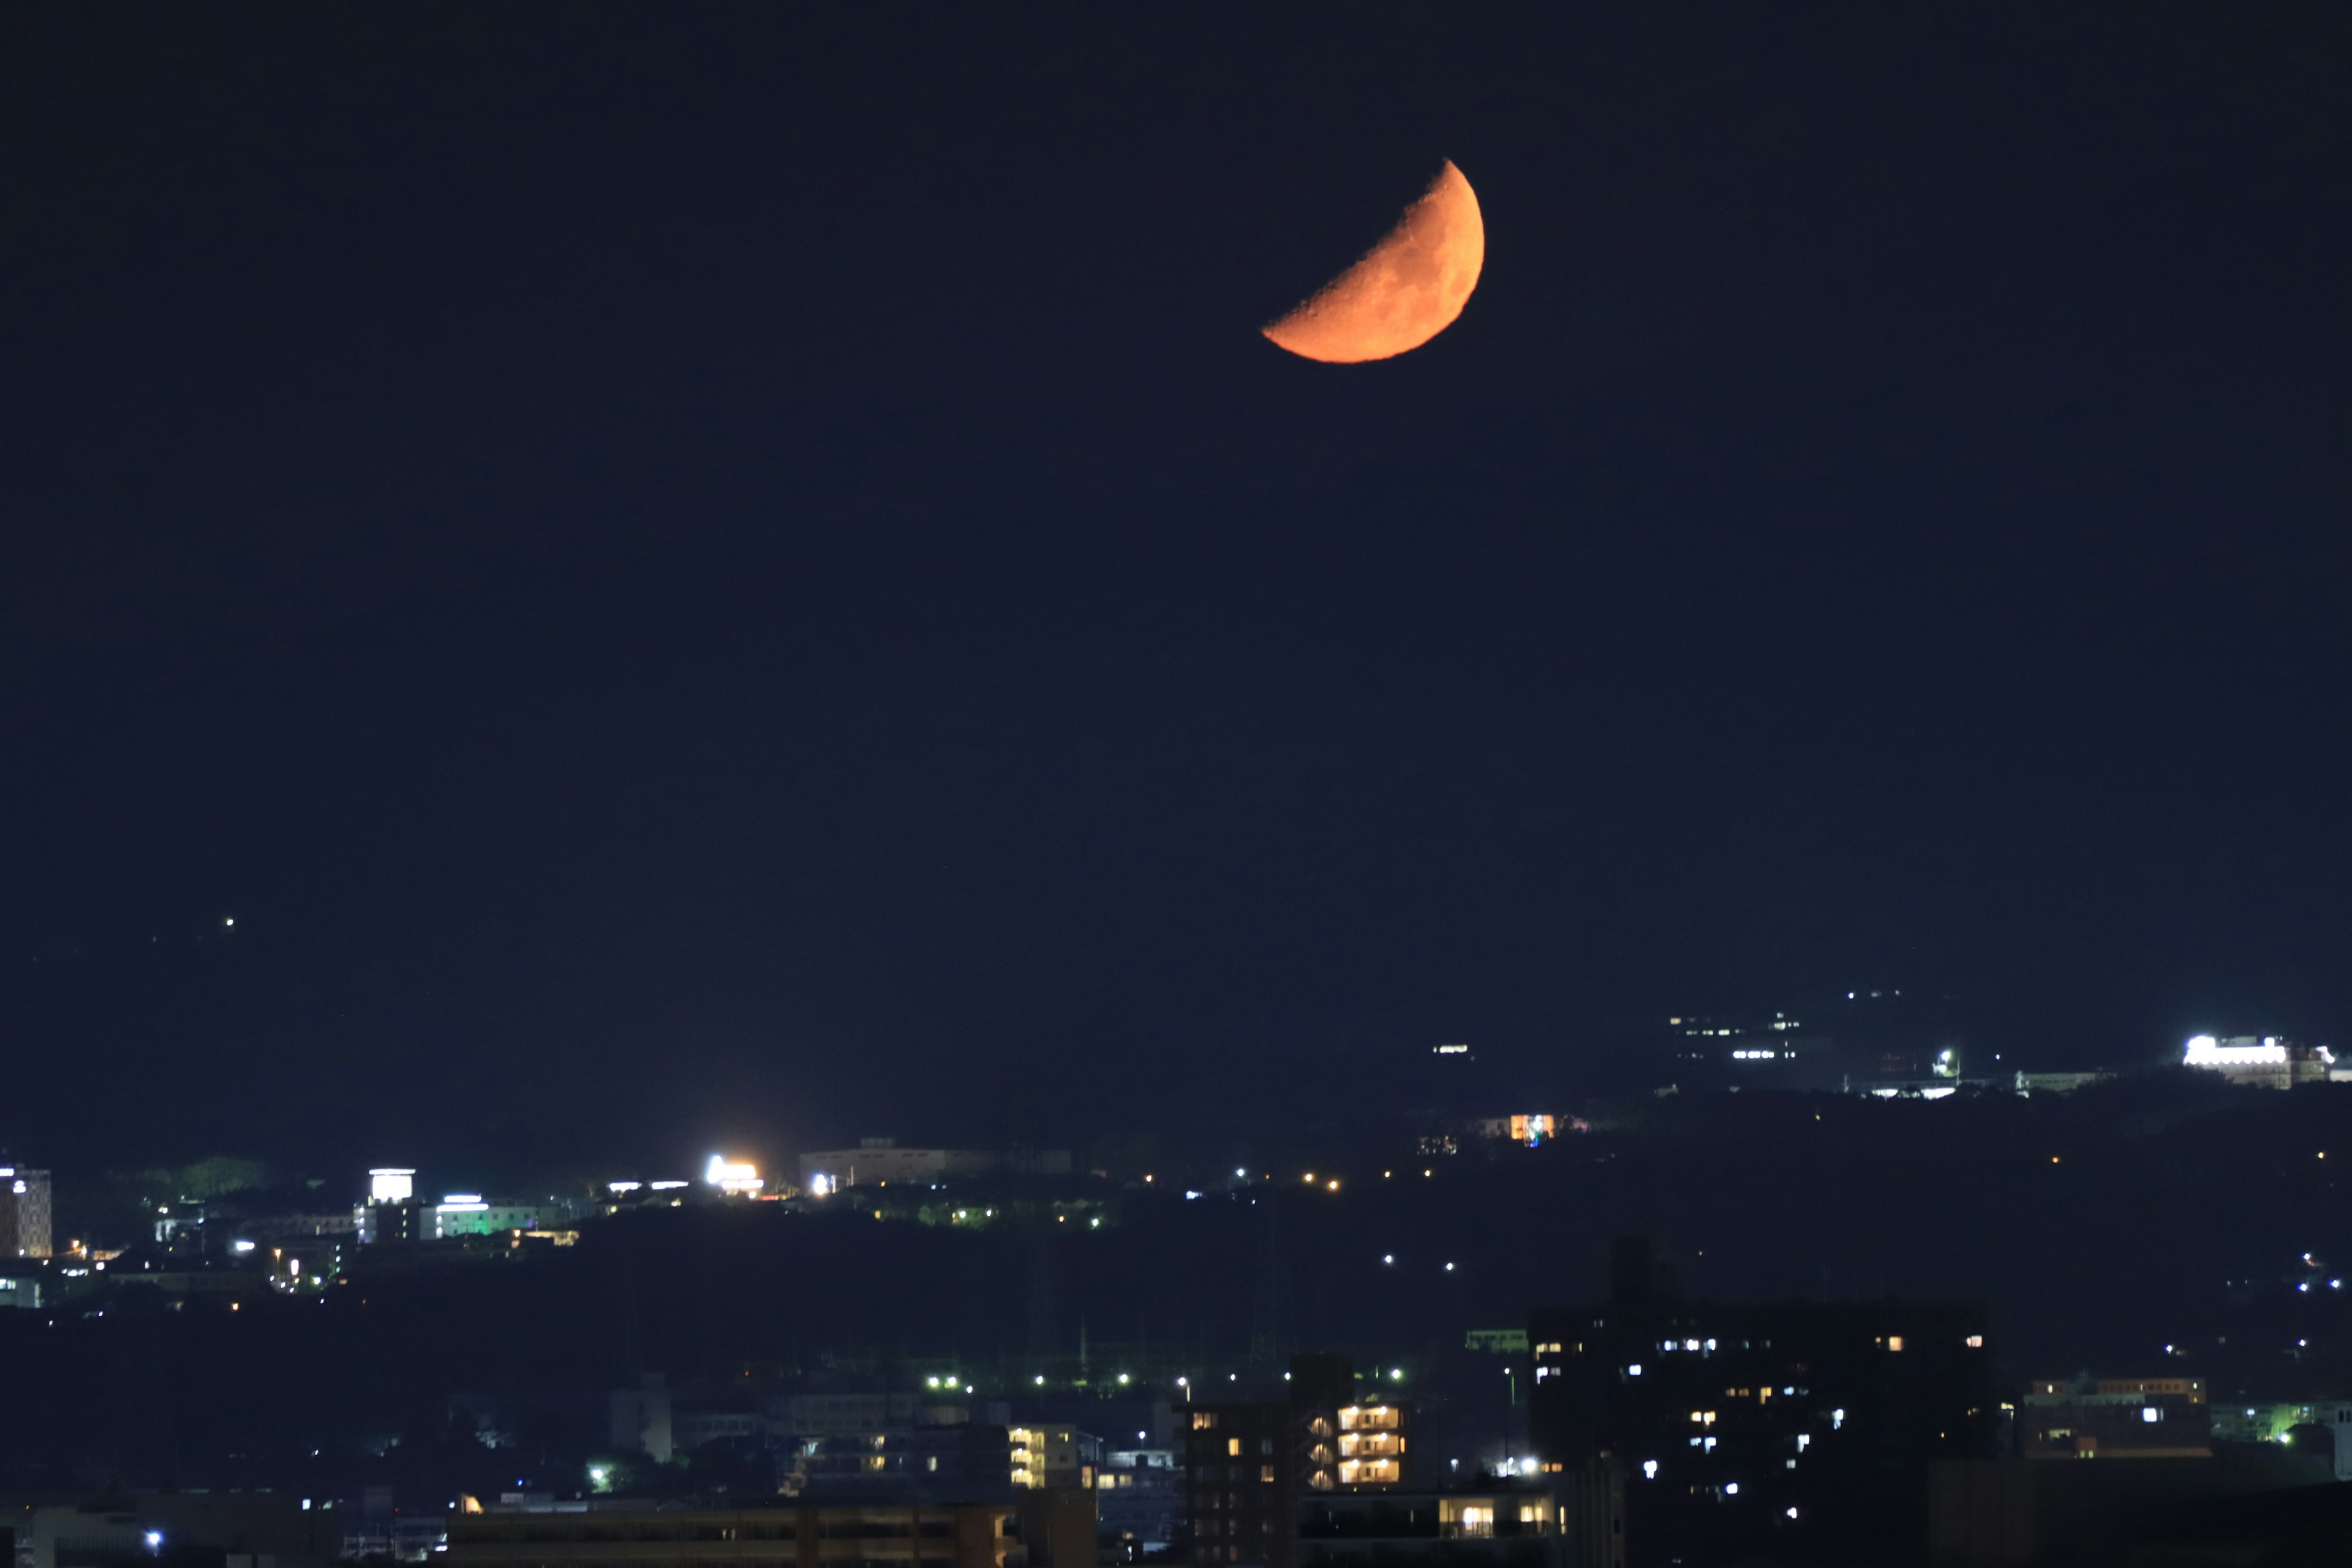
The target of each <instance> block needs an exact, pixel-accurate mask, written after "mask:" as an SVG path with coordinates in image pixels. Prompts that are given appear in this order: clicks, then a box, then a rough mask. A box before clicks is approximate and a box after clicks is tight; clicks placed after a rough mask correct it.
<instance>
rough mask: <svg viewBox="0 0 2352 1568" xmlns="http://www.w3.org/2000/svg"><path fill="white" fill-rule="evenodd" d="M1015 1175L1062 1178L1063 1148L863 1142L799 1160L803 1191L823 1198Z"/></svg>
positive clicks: (1065, 1166) (1066, 1158)
mask: <svg viewBox="0 0 2352 1568" xmlns="http://www.w3.org/2000/svg"><path fill="white" fill-rule="evenodd" d="M998 1171H1003V1172H1009V1173H1013V1174H1015V1175H1028V1176H1066V1175H1068V1174H1069V1173H1070V1152H1069V1151H1068V1150H1066V1149H1012V1150H1005V1151H1001V1152H1000V1151H998V1150H993V1149H902V1148H900V1147H899V1146H898V1140H897V1139H895V1138H864V1139H860V1140H859V1141H858V1144H857V1147H856V1148H855V1149H820V1150H815V1151H814V1152H809V1153H806V1154H803V1155H802V1156H801V1190H802V1191H803V1192H804V1193H806V1194H809V1195H810V1196H811V1197H819V1198H821V1197H824V1196H826V1195H828V1194H833V1193H835V1192H838V1191H840V1190H841V1189H842V1188H844V1187H879V1186H887V1185H889V1184H891V1183H893V1182H901V1183H905V1184H909V1185H913V1186H934V1185H937V1184H940V1183H941V1182H944V1181H949V1180H952V1179H954V1178H956V1177H959V1176H979V1175H986V1174H989V1173H993V1172H998Z"/></svg>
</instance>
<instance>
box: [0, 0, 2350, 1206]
mask: <svg viewBox="0 0 2352 1568" xmlns="http://www.w3.org/2000/svg"><path fill="white" fill-rule="evenodd" d="M1538 11H1541V12H1543V13H1544V14H1546V15H1548V16H1549V15H1551V14H1553V13H1560V14H1561V15H1560V16H1559V17H1558V18H1557V19H1556V22H1554V23H1550V24H1547V26H1551V27H1552V30H1549V31H1531V30H1528V26H1526V25H1525V24H1526V21H1527V18H1528V17H1529V16H1533V15H1535V14H1536V13H1537V12H1538ZM1285 15H1286V16H1288V17H1289V18H1290V19H1289V20H1285V21H1275V20H1267V19H1265V17H1264V16H1258V17H1257V19H1254V20H1250V21H1247V22H1238V21H1236V20H1234V18H1232V17H1226V16H1220V17H1213V16H1210V15H1209V14H1207V13H1204V12H1201V11H1198V10H1196V9H1195V8H1191V7H1175V8H1165V7H1162V8H1158V11H1157V14H1152V13H1148V12H1147V10H1146V9H1145V8H1140V7H1134V6H1108V7H1084V8H1071V9H1070V10H1069V11H1068V12H1067V13H1066V14H1064V15H1061V16H1056V17H1054V18H1052V19H1045V13H1044V12H1043V11H1042V10H1040V9H1039V8H1034V7H1032V8H1028V9H1027V16H1028V18H1029V19H1026V20H1014V19H1009V18H1005V17H990V18H988V19H986V20H985V21H983V20H982V19H981V18H980V17H979V16H976V15H975V14H972V13H970V12H967V11H961V10H955V9H952V8H950V9H941V8H936V7H933V8H921V9H908V10H903V11H902V10H894V9H891V8H888V7H884V6H880V5H846V6H842V7H839V8H836V9H833V10H829V11H827V10H822V9H820V8H817V7H812V6H771V5H756V6H745V7H740V8H736V7H727V6H719V5H696V6H691V7H676V6H672V7H642V6H640V7H626V8H623V7H599V6H590V5H563V6H539V7H525V6H508V7H495V8H485V7H477V6H452V7H446V8H436V7H431V6H401V7H382V6H378V7H357V6H325V5H320V6H306V7H301V8H292V9H288V10H286V11H283V12H278V13H275V14H272V15H268V16H263V15H261V14H259V13H256V12H251V11H247V10H245V9H242V8H238V9H226V8H220V7H194V6H186V7H150V8H142V9H136V10H131V11H112V12H107V13H103V14H100V13H98V12H93V11H91V10H89V8H86V7H68V8H59V9H54V10H50V11H47V12H46V13H40V12H31V11H26V10H23V9H20V10H19V11H18V12H17V13H16V14H14V15H12V16H10V17H8V18H7V19H6V20H5V23H0V80H5V88H0V363H5V366H6V374H5V381H0V504H4V505H5V525H4V526H0V532H5V542H0V617H5V643H0V654H4V655H5V669H0V813H4V814H5V815H0V823H5V839H0V854H5V859H0V1038H5V1042H6V1048H7V1058H8V1060H9V1062H10V1089H9V1093H8V1095H7V1097H6V1105H5V1110H0V1139H5V1140H6V1141H8V1142H12V1143H13V1144H14V1146H15V1147H16V1149H17V1150H18V1151H19V1152H20V1153H21V1154H22V1155H23V1156H24V1157H38V1158H44V1159H47V1160H49V1161H51V1162H53V1163H57V1164H58V1165H60V1166H69V1165H72V1164H76V1163H79V1164H83V1165H89V1164H92V1163H136V1162H144V1161H147V1160H152V1159H158V1158H164V1157H171V1156H173V1155H177V1156H179V1157H187V1156H190V1155H194V1154H197V1153H202V1152H208V1151H212V1150H215V1149H235V1150H238V1151H244V1152H255V1153H259V1154H263V1155H266V1156H271V1157H278V1158H285V1159H289V1160H296V1161H310V1162H312V1163H316V1164H317V1165H318V1166H319V1167H320V1168H322V1169H325V1168H331V1169H333V1170H335V1171H337V1172H338V1173H340V1172H341V1171H342V1170H343V1169H344V1168H345V1167H347V1166H356V1165H358V1164H361V1163H366V1162H369V1161H372V1160H380V1159H383V1158H388V1157H394V1156H397V1155H401V1154H409V1155H412V1156H414V1157H416V1158H421V1159H426V1160H433V1159H440V1160H444V1161H449V1162H457V1163H464V1162H468V1161H470V1162H475V1163H476V1165H477V1167H478V1164H479V1163H480V1162H481V1161H484V1160H487V1159H493V1158H508V1157H511V1158H515V1159H526V1158H528V1159H541V1158H543V1159H575V1158H576V1159H582V1160H593V1159H599V1158H604V1157H608V1156H609V1157H611V1158H614V1159H621V1158H640V1159H646V1160H658V1161H663V1162H667V1163H679V1162H682V1161H683V1159H684V1158H685V1157H686V1156H687V1155H688V1154H690V1153H693V1152H698V1151H699V1150H701V1149H703V1148H705V1147H707V1146H709V1144H710V1143H711V1142H713V1141H714V1140H716V1139H719V1138H732V1139H739V1140H744V1141H748V1142H751V1143H753V1144H756V1145H758V1146H760V1147H763V1148H769V1149H777V1148H781V1147H782V1146H784V1145H788V1144H790V1143H791V1142H794V1141H796V1140H799V1139H803V1138H809V1139H823V1138H832V1137H839V1136H844V1135H855V1134H856V1133H859V1132H882V1131H893V1132H898V1133H901V1134H903V1135H907V1136H910V1137H923V1136H936V1137H951V1138H956V1139H959V1140H970V1141H976V1142H987V1141H994V1140H996V1139H999V1138H1002V1137H1004V1136H1010V1135H1012V1134H1013V1133H1026V1134H1030V1135H1034V1136H1044V1137H1049V1138H1053V1139H1055V1140H1056V1141H1069V1140H1083V1138H1085V1137H1086V1136H1087V1135H1088V1133H1089V1131H1092V1130H1095V1129H1097V1128H1099V1127H1102V1126H1106V1125H1124V1124H1129V1123H1136V1124H1150V1123H1166V1124H1170V1125H1176V1126H1199V1125H1206V1124H1209V1123H1210V1122H1212V1121H1214V1120H1215V1119H1216V1118H1217V1117H1219V1116H1221V1115H1223V1114H1227V1113H1230V1112H1231V1111H1232V1110H1234V1108H1235V1107H1236V1106H1240V1105H1246V1106H1252V1107H1255V1108H1257V1109H1261V1110H1289V1109H1291V1108H1296V1107H1301V1106H1307V1105H1310V1104H1315V1103H1320V1102H1325V1101H1327V1100H1329V1099H1330V1098H1331V1097H1333V1096H1334V1095H1335V1094H1336V1095H1338V1096H1339V1098H1341V1099H1347V1098H1348V1097H1349V1096H1353V1097H1355V1099H1354V1100H1350V1101H1349V1102H1350V1103H1356V1102H1361V1103H1370V1102H1371V1101H1372V1100H1376V1099H1377V1098H1378V1095H1377V1094H1376V1093H1375V1092H1374V1091H1375V1089H1377V1087H1378V1086H1377V1084H1376V1083H1374V1084H1370V1085H1368V1084H1367V1082H1366V1080H1367V1079H1376V1078H1377V1076H1378V1064H1380V1063H1381V1062H1382V1061H1384V1060H1386V1059H1388V1058H1389V1056H1390V1054H1391V1053H1403V1052H1409V1051H1414V1050H1419V1049H1423V1048H1425V1046H1426V1044H1427V1043H1428V1042H1429V1041H1431V1040H1433V1039H1437V1038H1465V1039H1471V1040H1475V1041H1478V1042H1480V1043H1481V1045H1482V1048H1486V1049H1488V1050H1491V1051H1493V1052H1495V1053H1496V1055H1497V1056H1499V1057H1501V1058H1504V1059H1506V1060H1507V1061H1509V1062H1510V1063H1512V1064H1514V1065H1513V1066H1512V1068H1510V1070H1511V1071H1514V1072H1517V1073H1520V1074H1521V1075H1522V1076H1523V1077H1524V1079H1525V1080H1526V1081H1527V1082H1528V1083H1530V1084H1536V1083H1541V1084H1544V1085H1547V1086H1550V1085H1559V1086H1561V1088H1560V1091H1561V1092H1569V1091H1571V1090H1572V1089H1573V1087H1574V1086H1575V1085H1576V1084H1577V1083H1578V1082H1579V1081H1580V1080H1581V1079H1583V1078H1585V1077H1589V1076H1591V1075H1592V1074H1594V1073H1597V1072H1598V1071H1600V1070H1601V1064H1598V1063H1596V1062H1595V1061H1594V1060H1593V1059H1592V1058H1593V1054H1594V1053H1595V1052H1596V1051H1598V1050H1599V1049H1601V1047H1599V1046H1598V1045H1597V1044H1596V1043H1595V1042H1596V1040H1597V1038H1598V1034H1597V1031H1598V1029H1599V1027H1600V1026H1601V1024H1602V1023H1604V1022H1605V1021H1606V1020H1609V1019H1612V1018H1615V1017H1620V1016H1626V1015H1629V1014H1631V1015H1643V1014H1651V1013H1662V1012H1664V1011H1665V1010H1667V1009H1669V1008H1685V1007H1690V1006H1704V1005H1742V1004H1760V1005H1766V1006H1773V1005H1787V1004H1788V1003H1790V1002H1795V1003H1798V1004H1802V1003H1804V1002H1806V1001H1809V1000H1811V999H1812V998H1814V997H1817V996H1820V995H1822V994H1826V993H1828V992H1830V991H1832V990H1837V991H1843V989H1844V988H1846V987H1847V986H1849V985H1853V984H1904V985H1913V986H1920V987H1926V988H1931V989H1936V990H1941V991H1949V992H1953V993H1957V994H1961V995H1963V996H1965V997H1968V998H1970V999H1971V1001H1972V1003H1973V1005H1976V1006H1977V1007H1978V1008H1979V1012H1980V1014H1981V1016H1982V1017H1983V1018H1984V1019H1985V1020H1987V1022H1986V1024H1985V1027H1987V1028H1988V1029H1991V1030H1994V1031H1996V1032H1997V1033H1999V1035H2000V1037H2001V1038H2004V1039H2006V1040H2008V1041H2009V1042H2010V1045H2011V1047H2012V1048H2014V1049H2016V1050H2018V1051H2019V1052H2021V1054H2022V1055H2023V1056H2026V1057H2030V1058H2037V1059H2041V1060H2043V1061H2046V1062H2047V1063H2049V1064H2050V1065H2053V1066H2059V1065H2077V1064H2084V1063H2087V1062H2088V1061H2090V1060H2094V1059H2101V1058H2121V1057H2128V1056H2133V1055H2144V1054H2147V1053H2148V1052H2150V1051H2153V1050H2156V1049H2158V1048H2160V1047H2164V1046H2166V1045H2168V1044H2169V1043H2171V1042H2172V1041H2175V1040H2177V1039H2178V1038H2179V1037H2180V1035H2181V1034H2183V1033H2185V1032H2187V1031H2188V1030H2189V1029H2190V1028H2191V1027H2192V1026H2197V1027H2218V1028H2223V1029H2227V1028H2231V1027H2235V1026H2266V1027H2279V1028H2285V1029H2288V1030H2291V1031H2294V1032H2297V1033H2300V1034H2303V1035H2305V1036H2307V1037H2314V1038H2319V1039H2339V1040H2340V1039H2341V1038H2342V1037H2343V1033H2344V1029H2345V1025H2346V1021H2347V1016H2348V1015H2352V980H2347V969H2346V966H2345V963H2344V955H2345V953H2346V952H2347V951H2352V911H2347V903H2346V899H2345V894H2346V890H2347V880H2352V879H2347V871H2348V870H2352V836H2347V826H2346V816H2345V801H2346V793H2345V773H2346V768H2347V763H2348V762H2352V742H2347V727H2346V722H2345V720H2346V714H2345V699H2344V677H2345V674H2346V669H2347V660H2346V659H2345V658H2344V657H2343V653H2342V650H2341V645H2342V642H2343V639H2344V637H2345V616H2346V610H2347V603H2346V601H2347V582H2348V581H2352V579H2347V567H2352V545H2347V531H2346V527H2347V505H2346V502H2347V491H2352V482H2347V433H2352V425H2347V414H2348V413H2352V395H2347V392H2348V391H2352V388H2347V381H2352V342H2347V339H2348V338H2352V333H2347V290H2346V281H2345V276H2346V274H2345V267H2346V258H2347V256H2352V202H2347V184H2352V180H2347V170H2348V169H2352V157H2347V153H2352V132H2347V119H2346V116H2345V114H2344V99H2343V83H2344V81H2345V80H2346V79H2347V68H2352V21H2347V13H2346V12H2345V11H2344V10H2343V9H2342V8H2341V7H2338V6H2333V5H2309V6H2301V7H2298V6H2293V5H2281V6H2268V7H2261V8H2258V9H2255V10H2253V11H2251V12H2249V11H2248V10H2246V9H2245V8H2236V7H2214V6H2185V7H2168V6H2161V5H2134V6H2130V7H2099V8H2093V7H2063V6H2062V7H2058V8H2056V10H2055V12H2054V13H2053V11H2052V9H2051V8H2047V7H2018V8H2014V9H2007V10H2004V9H2000V8H1990V7H1975V8H1968V9H1965V10H1940V11H1938V10H1924V9H1918V8H1910V7H1905V8H1876V7H1863V8H1852V7H1849V8H1838V9H1835V10H1831V9H1821V10H1812V11H1805V10H1798V11H1793V12H1791V11H1790V10H1788V9H1787V8H1775V9H1774V10H1772V11H1771V12H1769V13H1767V12H1765V11H1761V10H1757V9H1746V10H1739V11H1730V10H1726V11H1724V12H1721V13H1715V14H1708V13H1703V12H1693V11H1689V10H1685V9H1681V8H1666V7H1647V6H1629V7H1624V8H1621V9H1616V10H1606V11H1602V10H1591V9H1570V8H1564V7H1541V8H1538V7H1528V8H1524V9H1523V11H1522V12H1521V14H1520V20H1519V22H1517V23H1514V24H1512V25H1510V26H1500V25H1498V24H1497V23H1496V21H1495V20H1494V19H1493V18H1486V19H1483V20H1481V19H1473V18H1469V17H1465V16H1460V15H1459V14H1458V13H1456V12H1454V11H1452V10H1449V9H1447V8H1444V7H1437V6H1427V5H1423V6H1418V7H1412V8H1409V9H1404V10H1401V11H1399V12H1397V13H1395V14H1394V15H1392V16H1389V17H1388V18H1387V19H1385V20H1382V19H1379V17H1378V16H1376V14H1375V13H1374V12H1372V11H1370V10H1367V9H1365V8H1362V7H1346V8H1333V9H1331V10H1328V11H1324V12H1318V13H1305V12H1297V13H1285ZM1343 19H1344V20H1343ZM1446 157H1450V158H1452V159H1454V161H1455V162H1456V163H1459V164H1460V165H1461V167H1462V168H1463V170H1464V171H1465V174H1467V175H1468V176H1469V178H1470V179H1471V181H1472V182H1473V183H1474V184H1475V186H1476V188H1477V190H1478V192H1479V195H1480V197H1481V200H1482V202H1483V204H1484V206H1485V210H1486V219H1487V224H1488V252H1487V267H1486V275H1485V279H1484V280H1483V282H1482V284H1481V287H1480V289H1479V291H1478V293H1477V295H1476V296H1475V299H1474V300H1472V302H1471V304H1470V307H1469V309H1468V310H1467V311H1466V312H1465V315H1464V317H1463V319H1462V320H1461V321H1460V322H1459V323H1458V324H1457V325H1456V326H1455V327H1454V329H1453V330H1451V331H1448V332H1447V333H1446V334H1444V336H1443V337H1441V338H1439V339H1438V340H1437V341H1436V342H1433V344H1432V345H1430V346H1429V347H1428V348H1427V349H1425V350H1423V351H1421V352H1419V353H1415V354H1413V355H1411V356H1409V357H1407V358H1405V359H1402V360H1398V361H1395V362H1391V363H1386V364H1381V365H1372V366H1363V367H1330V366H1323V365H1316V364H1310V363H1304V362H1300V361H1297V360H1293V359H1290V358H1288V357H1286V356H1285V355H1283V354H1282V353H1278V352H1277V351H1276V350H1274V349H1273V348H1272V347H1271V346H1270V345H1268V344H1267V343H1265V342H1263V341H1262V340H1260V339H1259V338H1258V337H1257V336H1256V335H1255V331H1254V329H1255V325H1256V324H1257V323H1258V322H1259V321H1264V320H1265V319H1266V318H1268V317H1269V316H1271V315H1273V314H1275V313H1276V312H1278V311H1279V310H1282V309H1283V308H1285V307H1286V306H1287V305H1289V304H1290V303H1291V302H1292V301H1293V300H1296V299H1297V297H1299V296H1300V295H1301V294H1303V293H1304V292H1306V291H1307V289H1310V288H1311V287H1312V286H1313V285H1314V284H1315V283H1317V282H1318V281H1319V280H1320V279H1321V278H1322V277H1323V276H1324V275H1327V274H1328V272H1330V271H1332V270H1335V269H1336V268H1338V267H1339V265H1342V264H1344V262H1345V261H1347V260H1348V259H1349V258H1350V257H1351V256H1352V254H1353V253H1354V251H1355V249H1357V248H1359V247H1361V246H1362V245H1363V244H1365V243H1367V242H1368V241H1369V240H1370V239H1371V238H1372V237H1374V236H1375V235H1377V233H1378V232H1379V231H1380V229H1381V227H1382V226H1383V225H1384V224H1385V222H1386V221H1387V220H1388V218H1389V217H1390V216H1392V215H1393V213H1394V212H1395V210H1396V209H1397V208H1398V207H1400V206H1401V205H1402V203H1403V202H1404V201H1405V200H1406V199H1407V198H1409V197H1410V196H1411V195H1412V194H1413V192H1414V191H1415V190H1416V189H1417V188H1418V186H1419V184H1420V182H1421V181H1422V180H1423V179H1425V178H1426V177H1427V175H1428V174H1429V173H1430V172H1431V171H1432V170H1433V168H1434V167H1435V165H1436V163H1437V161H1438V160H1439V159H1441V158H1446ZM232 917H233V918H234V919H235V920H236V927H235V928H234V930H233V931H231V930H228V929H226V928H224V927H223V926H222V925H221V923H220V922H221V921H224V920H226V919H228V918H232ZM1179 1053H1181V1055H1180V1054H1179ZM487 1151H495V1153H490V1152H487Z"/></svg>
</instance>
